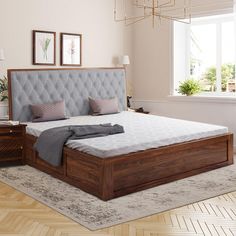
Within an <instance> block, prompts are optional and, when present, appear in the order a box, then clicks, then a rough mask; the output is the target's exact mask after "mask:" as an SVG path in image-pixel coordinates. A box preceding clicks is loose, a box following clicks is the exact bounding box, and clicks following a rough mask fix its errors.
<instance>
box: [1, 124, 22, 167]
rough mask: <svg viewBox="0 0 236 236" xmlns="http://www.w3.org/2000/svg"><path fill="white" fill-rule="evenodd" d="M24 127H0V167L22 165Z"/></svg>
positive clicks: (20, 125)
mask: <svg viewBox="0 0 236 236" xmlns="http://www.w3.org/2000/svg"><path fill="white" fill-rule="evenodd" d="M25 127H26V125H22V124H19V125H0V166H3V165H6V164H24V161H25Z"/></svg>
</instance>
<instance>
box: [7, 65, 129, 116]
mask: <svg viewBox="0 0 236 236" xmlns="http://www.w3.org/2000/svg"><path fill="white" fill-rule="evenodd" d="M9 77H10V78H9V79H10V80H11V81H10V85H11V88H10V89H11V99H10V101H11V108H12V117H11V118H12V119H13V120H19V121H31V119H32V117H31V111H30V107H29V105H30V104H35V103H48V102H55V101H60V100H65V104H66V114H67V116H78V115H87V114H88V112H89V104H88V97H89V96H91V97H94V98H112V97H117V98H118V100H119V108H120V110H125V109H126V92H125V72H124V70H123V69H120V68H117V69H71V70H60V69H58V70H46V69H45V70H10V71H9Z"/></svg>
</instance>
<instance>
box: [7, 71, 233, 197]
mask: <svg viewBox="0 0 236 236" xmlns="http://www.w3.org/2000/svg"><path fill="white" fill-rule="evenodd" d="M47 70H48V69H47ZM10 72H11V71H10V70H9V71H8V79H9V114H10V119H12V97H11V95H12V93H11V84H10V83H11V79H10V75H11V74H10ZM36 139H37V138H36V137H34V136H32V135H29V134H26V140H25V157H24V163H26V164H28V165H30V166H33V167H35V168H37V169H39V170H41V171H43V172H46V173H48V174H50V175H52V176H54V177H56V178H59V179H61V180H63V181H65V182H67V183H69V184H71V185H74V186H76V187H79V188H80V189H82V190H84V191H86V192H88V193H90V194H93V195H95V196H97V197H99V198H100V199H102V200H110V199H113V198H116V197H119V196H123V195H126V194H129V193H133V192H136V191H140V190H144V189H147V188H150V187H154V186H158V185H160V184H164V183H168V182H171V181H174V180H178V179H182V178H185V177H188V176H192V175H196V174H199V173H202V172H206V171H209V170H213V169H216V168H219V167H223V166H227V165H230V164H233V134H231V133H227V134H224V135H218V136H214V137H209V138H204V139H200V140H195V141H190V142H184V143H180V144H174V145H170V146H165V147H160V148H157V149H149V150H145V151H140V152H135V153H130V154H126V155H121V156H115V157H110V158H99V157H96V156H92V155H89V154H86V153H83V152H80V151H78V150H73V149H71V148H68V147H64V151H63V163H62V165H61V166H60V167H53V166H51V165H50V164H48V163H46V162H44V161H43V160H42V159H40V157H39V156H38V154H37V152H36V151H35V150H34V148H33V145H34V143H35V141H36Z"/></svg>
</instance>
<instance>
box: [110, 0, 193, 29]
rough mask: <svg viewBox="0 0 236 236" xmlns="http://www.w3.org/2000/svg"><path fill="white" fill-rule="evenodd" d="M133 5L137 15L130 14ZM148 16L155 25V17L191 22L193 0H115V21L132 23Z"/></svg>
mask: <svg viewBox="0 0 236 236" xmlns="http://www.w3.org/2000/svg"><path fill="white" fill-rule="evenodd" d="M132 7H135V9H136V10H135V12H136V14H137V15H135V16H128V9H129V8H132ZM118 12H119V13H118ZM120 13H121V14H120ZM147 18H152V25H153V27H154V26H155V19H158V20H161V19H167V20H171V21H178V22H182V23H185V24H190V23H191V0H178V3H177V1H176V0H115V7H114V19H115V21H118V22H120V21H124V22H125V24H126V25H131V24H135V23H136V22H139V21H141V20H144V19H147Z"/></svg>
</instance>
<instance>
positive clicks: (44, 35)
mask: <svg viewBox="0 0 236 236" xmlns="http://www.w3.org/2000/svg"><path fill="white" fill-rule="evenodd" d="M33 65H56V32H51V31H40V30H33Z"/></svg>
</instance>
